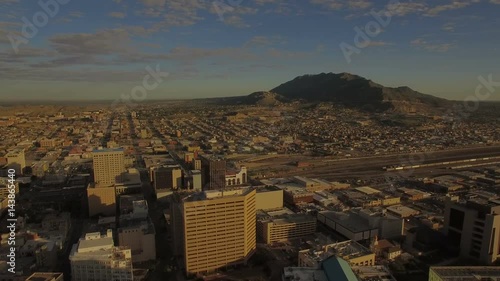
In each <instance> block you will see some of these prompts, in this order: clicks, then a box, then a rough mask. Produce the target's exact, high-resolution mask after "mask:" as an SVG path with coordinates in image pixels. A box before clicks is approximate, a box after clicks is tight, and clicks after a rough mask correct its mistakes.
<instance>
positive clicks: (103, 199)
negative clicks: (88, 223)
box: [87, 169, 142, 217]
mask: <svg viewBox="0 0 500 281" xmlns="http://www.w3.org/2000/svg"><path fill="white" fill-rule="evenodd" d="M122 179H123V180H122V182H121V183H114V184H104V185H102V184H96V183H93V182H91V183H89V185H88V187H87V200H88V206H89V216H90V217H92V216H95V215H97V214H101V215H102V216H114V215H115V214H116V197H117V196H120V195H127V194H136V193H141V192H142V182H141V175H140V173H139V171H138V170H137V169H129V170H128V171H127V172H126V173H123V175H122Z"/></svg>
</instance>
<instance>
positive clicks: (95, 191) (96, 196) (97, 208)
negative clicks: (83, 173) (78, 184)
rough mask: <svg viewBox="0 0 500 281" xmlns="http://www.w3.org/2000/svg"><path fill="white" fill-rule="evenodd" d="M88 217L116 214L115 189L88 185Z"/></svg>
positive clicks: (92, 184)
mask: <svg viewBox="0 0 500 281" xmlns="http://www.w3.org/2000/svg"><path fill="white" fill-rule="evenodd" d="M87 200H88V206H89V217H93V216H95V215H102V216H114V215H115V214H116V188H115V187H114V186H100V185H95V184H94V183H90V184H89V186H88V187H87Z"/></svg>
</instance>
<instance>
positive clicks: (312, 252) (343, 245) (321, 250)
mask: <svg viewBox="0 0 500 281" xmlns="http://www.w3.org/2000/svg"><path fill="white" fill-rule="evenodd" d="M331 256H337V257H340V258H342V259H343V260H345V261H347V262H348V263H349V264H351V265H358V266H371V265H375V253H373V252H372V251H371V250H370V249H368V248H366V247H365V246H363V245H361V244H359V243H358V242H356V241H351V240H348V241H343V242H338V243H332V244H328V245H323V246H321V247H317V248H312V249H308V250H302V251H299V258H298V263H299V266H300V267H318V266H319V265H320V264H321V263H322V262H323V261H324V260H326V259H328V258H329V257H331Z"/></svg>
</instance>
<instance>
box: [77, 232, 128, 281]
mask: <svg viewBox="0 0 500 281" xmlns="http://www.w3.org/2000/svg"><path fill="white" fill-rule="evenodd" d="M69 260H70V263H71V280H74V281H95V280H114V281H132V280H133V279H134V278H133V275H132V270H133V268H132V253H131V250H130V248H129V247H115V246H114V242H113V233H112V231H111V229H109V230H108V231H107V232H106V234H104V235H101V233H99V232H93V233H87V234H86V235H85V237H84V238H81V239H80V241H78V243H77V244H74V245H73V248H72V249H71V253H70V255H69Z"/></svg>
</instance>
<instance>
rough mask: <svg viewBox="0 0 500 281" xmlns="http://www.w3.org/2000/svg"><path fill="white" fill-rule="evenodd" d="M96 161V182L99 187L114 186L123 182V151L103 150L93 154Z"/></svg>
mask: <svg viewBox="0 0 500 281" xmlns="http://www.w3.org/2000/svg"><path fill="white" fill-rule="evenodd" d="M92 160H93V161H94V162H93V164H94V182H95V183H96V184H99V185H113V184H115V183H121V182H123V177H124V173H125V155H124V152H123V149H121V148H118V149H101V150H94V151H93V152H92Z"/></svg>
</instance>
